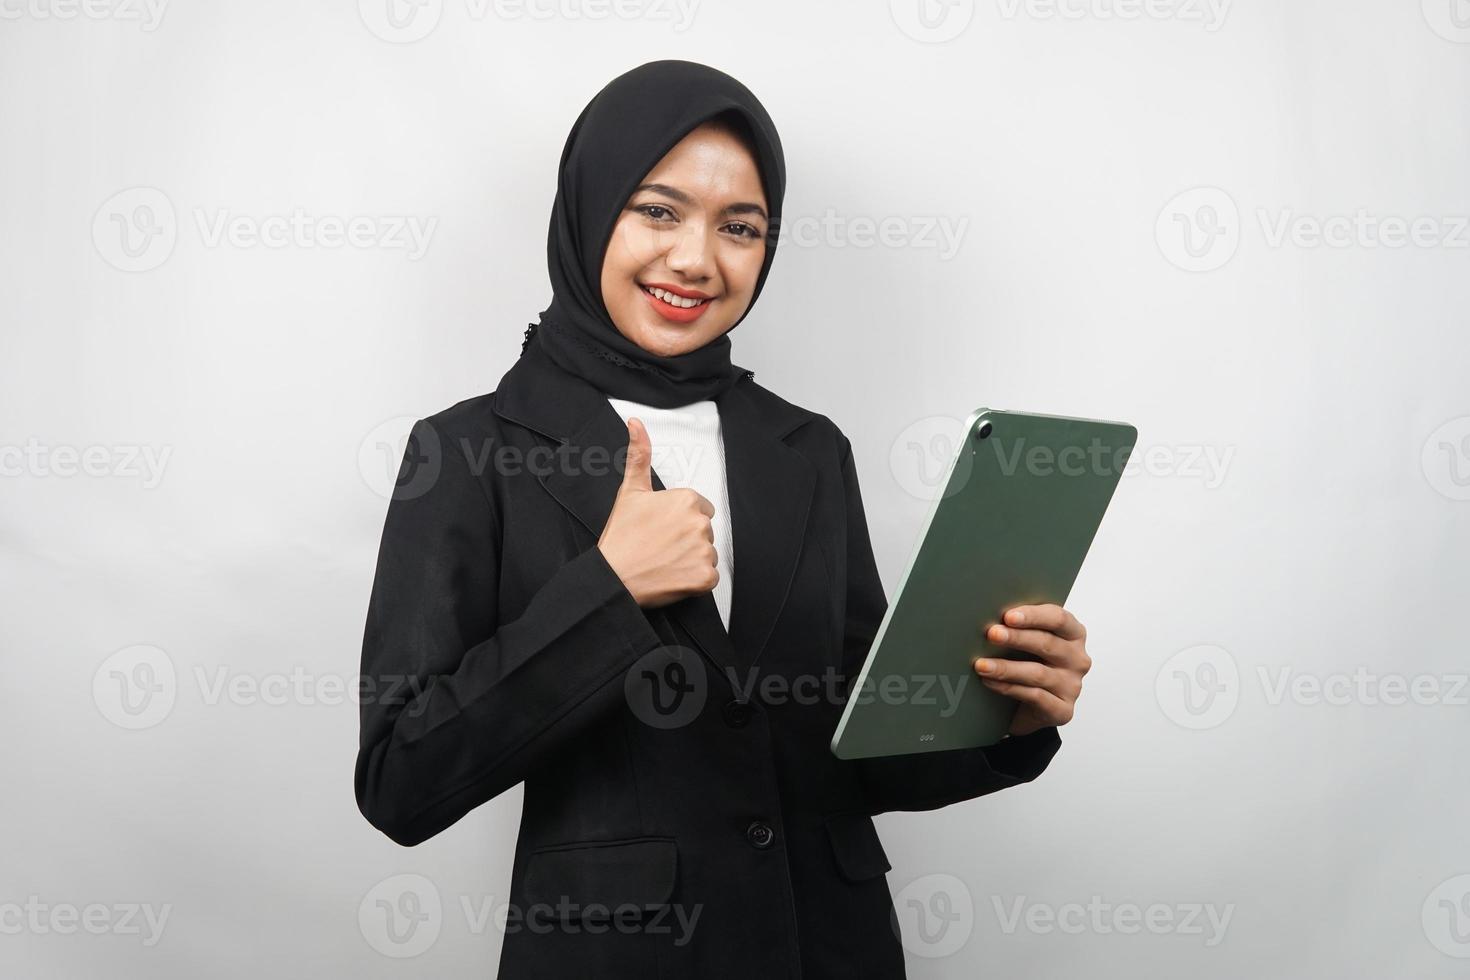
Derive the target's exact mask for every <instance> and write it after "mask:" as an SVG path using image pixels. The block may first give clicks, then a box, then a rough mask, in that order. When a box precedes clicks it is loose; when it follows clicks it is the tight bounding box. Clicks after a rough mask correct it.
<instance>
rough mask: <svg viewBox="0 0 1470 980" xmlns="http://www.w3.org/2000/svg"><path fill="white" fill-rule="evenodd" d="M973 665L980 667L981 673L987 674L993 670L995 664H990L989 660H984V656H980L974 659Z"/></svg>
mask: <svg viewBox="0 0 1470 980" xmlns="http://www.w3.org/2000/svg"><path fill="white" fill-rule="evenodd" d="M975 666H976V667H978V668H980V673H982V674H988V673H990V672H992V671H993V670H995V665H994V664H992V663H991V662H990V661H989V660H986V659H985V658H984V657H981V658H980V659H979V660H978V661H976V662H975Z"/></svg>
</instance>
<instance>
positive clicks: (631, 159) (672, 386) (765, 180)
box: [521, 61, 786, 408]
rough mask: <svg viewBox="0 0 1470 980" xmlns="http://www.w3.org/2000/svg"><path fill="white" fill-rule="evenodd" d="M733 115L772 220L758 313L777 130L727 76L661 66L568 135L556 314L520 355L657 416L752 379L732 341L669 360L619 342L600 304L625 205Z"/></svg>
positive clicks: (771, 249)
mask: <svg viewBox="0 0 1470 980" xmlns="http://www.w3.org/2000/svg"><path fill="white" fill-rule="evenodd" d="M727 111H731V112H734V113H736V114H738V115H739V116H740V117H741V118H742V120H743V121H744V123H745V128H746V129H747V130H748V133H749V135H750V137H751V139H752V142H753V143H754V146H755V149H756V163H757V164H758V166H759V169H760V172H761V183H762V185H763V186H764V189H765V194H766V209H767V211H768V213H769V219H770V223H769V231H768V233H767V236H766V256H765V262H764V263H763V264H762V265H761V271H760V278H758V279H757V280H756V284H755V292H754V293H753V294H752V295H751V298H750V304H751V306H752V307H753V306H754V305H755V301H756V299H757V298H758V297H759V296H760V294H761V288H762V287H763V286H764V285H765V281H766V275H767V274H768V273H769V272H770V270H771V262H772V260H773V259H774V258H775V257H776V233H777V229H778V228H779V225H780V218H781V198H782V196H783V194H784V193H785V189H786V162H785V158H784V156H783V155H782V152H781V140H780V137H779V136H777V134H776V126H775V124H774V123H773V122H772V121H771V117H770V116H769V115H767V114H766V110H765V107H764V106H762V105H761V104H760V101H759V100H758V99H757V98H756V97H755V96H754V95H752V94H751V92H750V90H749V89H747V88H746V87H745V86H744V85H742V84H741V83H740V82H738V81H736V80H735V79H734V78H731V77H730V76H729V75H726V74H725V73H724V72H721V71H717V70H715V69H714V68H710V67H709V66H707V65H701V64H696V63H694V62H692V61H653V62H649V63H648V64H646V65H641V66H639V67H637V68H634V69H633V70H632V71H629V72H627V73H625V74H623V75H619V76H618V77H617V78H615V79H613V80H612V81H611V82H609V83H608V84H607V87H605V88H604V89H603V90H602V91H601V92H599V93H597V95H596V96H595V97H594V98H593V99H592V101H591V102H589V103H588V104H587V107H586V108H584V109H583V110H582V114H581V115H580V116H578V117H577V121H576V122H575V123H574V124H573V125H572V131H571V133H570V134H569V135H568V136H567V142H566V146H565V147H564V148H563V149H562V154H561V172H560V175H559V176H558V178H557V185H556V201H555V203H554V204H553V205H552V209H551V229H550V232H549V233H548V235H547V240H546V259H547V265H548V266H549V268H550V271H551V287H552V299H551V306H550V307H548V308H547V309H546V310H545V311H544V312H543V313H542V314H541V319H540V323H536V324H531V325H530V326H529V327H528V328H527V330H526V343H525V344H524V345H523V346H522V348H521V352H522V354H526V353H527V351H528V350H529V351H534V352H536V353H538V354H544V355H546V356H548V357H550V358H551V359H552V360H553V361H555V362H556V363H557V364H558V365H560V366H561V367H562V368H563V369H565V370H567V371H569V372H571V373H572V374H575V375H578V376H579V377H581V378H584V379H585V380H587V381H588V382H590V383H591V384H592V385H594V386H595V387H596V388H597V389H598V390H600V391H601V392H603V393H604V394H606V395H611V396H613V397H615V398H626V399H629V400H631V401H636V402H642V403H644V404H647V405H653V406H656V407H659V408H673V407H677V406H679V405H687V404H689V403H690V402H694V401H699V400H701V399H705V398H715V397H717V396H718V395H719V394H720V393H721V392H723V391H725V390H726V389H727V388H729V387H730V386H731V385H733V384H734V383H735V382H736V381H738V380H739V379H740V378H741V377H742V376H754V372H750V371H746V370H744V369H743V368H739V367H736V366H734V365H732V364H731V363H730V338H729V335H728V331H727V332H726V334H724V335H722V336H720V337H717V338H715V339H714V340H712V341H710V342H709V343H707V344H705V345H704V346H703V347H700V348H699V349H697V350H692V351H689V352H687V353H684V354H679V355H676V356H674V357H662V356H659V355H657V354H653V353H650V352H648V351H646V350H644V349H643V348H641V347H639V346H638V345H637V344H635V343H633V342H632V341H631V340H629V339H628V338H626V337H624V336H623V335H622V334H621V333H619V332H618V328H617V327H616V326H615V325H614V324H613V321H612V317H611V316H609V315H608V312H607V307H606V306H605V305H604V304H603V302H602V284H601V283H602V260H603V255H604V253H605V251H606V249H607V243H608V241H609V239H610V238H611V237H612V232H613V228H614V226H615V225H616V224H617V221H618V218H619V216H620V215H621V213H622V210H623V207H624V206H625V205H626V204H627V203H628V198H630V197H631V196H632V194H633V191H634V190H635V189H636V188H637V187H638V185H639V183H640V182H641V181H642V180H643V177H644V175H645V174H647V173H648V171H649V170H651V169H653V166H654V164H656V163H658V161H659V160H661V159H663V156H664V154H666V153H667V152H668V151H669V150H671V149H673V147H674V145H675V144H676V143H678V142H679V141H680V140H681V139H683V138H684V137H685V136H686V135H688V133H689V131H690V130H692V129H694V128H695V127H697V126H699V125H700V124H701V123H704V122H708V121H709V120H710V119H712V118H713V117H715V116H717V115H720V114H721V113H725V112H727ZM749 312H750V308H749V307H747V309H746V311H745V313H744V314H742V315H741V317H740V320H744V319H745V316H746V315H748V314H749ZM740 320H737V321H735V325H738V324H739V323H740ZM730 329H732V330H733V329H734V326H732V327H731V328H730Z"/></svg>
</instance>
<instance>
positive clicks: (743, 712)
mask: <svg viewBox="0 0 1470 980" xmlns="http://www.w3.org/2000/svg"><path fill="white" fill-rule="evenodd" d="M754 710H755V709H753V708H752V707H751V706H750V702H749V701H743V700H741V699H740V698H736V699H735V700H734V701H727V702H726V703H725V707H724V708H722V709H721V712H722V713H723V714H724V716H725V724H727V725H729V726H730V727H731V728H744V727H745V726H746V725H747V724H749V723H750V715H751V712H753V711H754Z"/></svg>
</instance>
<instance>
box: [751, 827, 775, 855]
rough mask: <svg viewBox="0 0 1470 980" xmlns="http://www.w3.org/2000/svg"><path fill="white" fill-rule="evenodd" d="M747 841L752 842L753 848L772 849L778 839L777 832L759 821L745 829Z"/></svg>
mask: <svg viewBox="0 0 1470 980" xmlns="http://www.w3.org/2000/svg"><path fill="white" fill-rule="evenodd" d="M745 839H746V840H748V841H750V846H751V847H759V848H761V849H762V850H764V849H765V848H767V847H770V846H771V842H772V841H773V840H775V839H776V832H775V831H774V830H772V829H771V825H770V824H767V823H762V822H761V821H759V820H757V821H756V822H755V823H753V824H751V825H750V826H749V827H746V828H745Z"/></svg>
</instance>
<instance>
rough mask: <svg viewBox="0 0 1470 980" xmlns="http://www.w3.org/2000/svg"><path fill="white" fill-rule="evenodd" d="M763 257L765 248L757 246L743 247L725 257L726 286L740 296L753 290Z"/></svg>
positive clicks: (763, 260)
mask: <svg viewBox="0 0 1470 980" xmlns="http://www.w3.org/2000/svg"><path fill="white" fill-rule="evenodd" d="M765 257H766V253H765V249H757V248H744V249H741V250H740V251H738V252H736V253H734V254H733V255H730V256H729V257H727V259H726V261H725V262H724V263H723V265H724V273H723V274H724V277H725V286H726V288H727V289H729V290H730V292H732V293H736V294H739V295H742V296H746V295H749V294H750V293H752V292H754V291H755V281H756V280H757V279H758V278H760V274H761V265H762V264H763V263H764V262H765Z"/></svg>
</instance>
